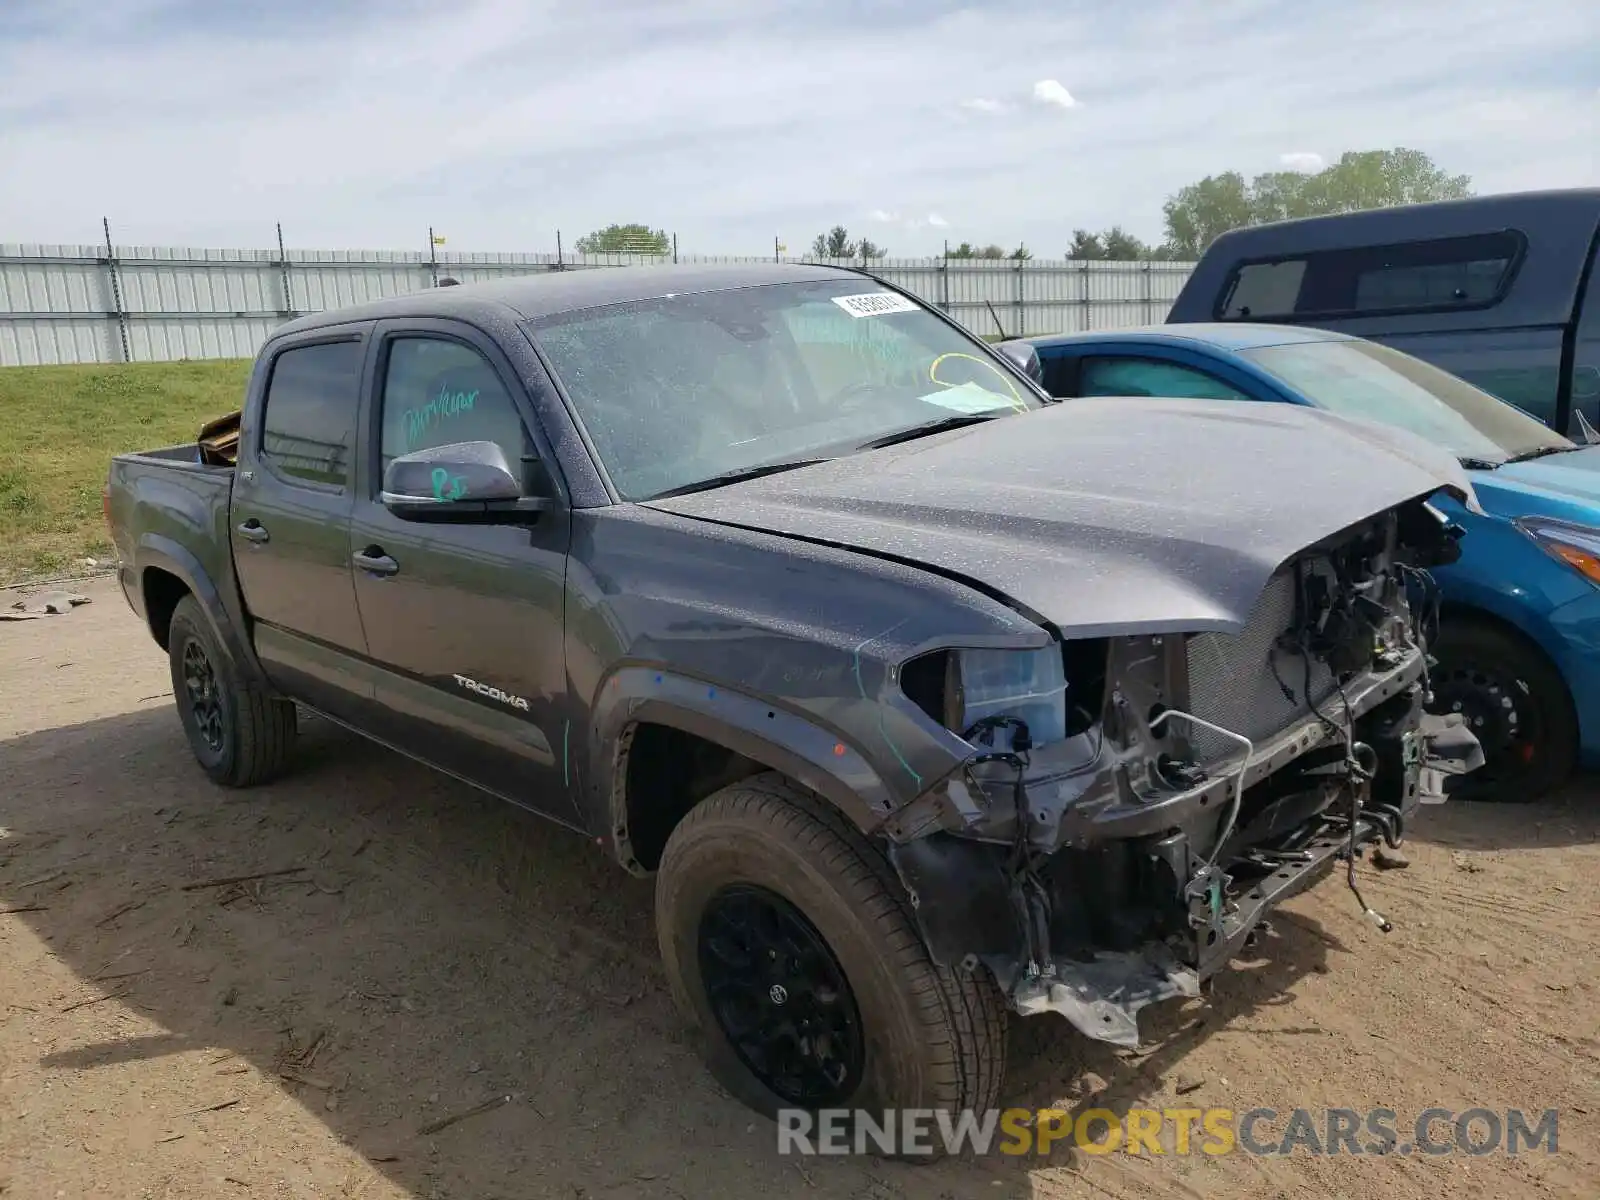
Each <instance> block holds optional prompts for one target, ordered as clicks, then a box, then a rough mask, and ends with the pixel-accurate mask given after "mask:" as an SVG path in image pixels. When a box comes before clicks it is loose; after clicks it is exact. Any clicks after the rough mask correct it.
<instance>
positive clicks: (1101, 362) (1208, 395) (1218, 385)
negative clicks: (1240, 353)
mask: <svg viewBox="0 0 1600 1200" xmlns="http://www.w3.org/2000/svg"><path fill="white" fill-rule="evenodd" d="M1078 394H1079V395H1080V396H1172V397H1181V396H1188V397H1193V398H1195V399H1198V400H1248V399H1249V397H1248V396H1246V395H1244V394H1243V393H1242V392H1240V391H1238V390H1237V389H1235V388H1231V387H1229V386H1228V385H1227V384H1225V383H1223V382H1222V380H1220V379H1218V378H1217V377H1216V376H1214V375H1208V374H1207V373H1206V372H1204V371H1197V370H1194V369H1193V368H1191V367H1184V366H1179V365H1178V364H1177V363H1170V362H1162V361H1160V360H1159V359H1154V358H1086V359H1084V360H1083V374H1082V376H1080V378H1079V381H1078Z"/></svg>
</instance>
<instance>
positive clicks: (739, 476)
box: [650, 458, 833, 500]
mask: <svg viewBox="0 0 1600 1200" xmlns="http://www.w3.org/2000/svg"><path fill="white" fill-rule="evenodd" d="M832 461H833V460H832V459H831V458H790V459H784V460H782V461H780V462H769V463H762V464H761V465H760V466H755V467H740V468H739V469H738V470H737V471H723V472H722V473H721V474H719V475H711V476H708V477H706V478H705V479H697V480H695V482H693V483H683V484H679V485H678V486H677V487H673V488H668V489H667V490H666V491H664V492H657V493H656V494H655V495H654V496H651V497H650V499H652V500H665V499H666V498H667V497H668V496H686V495H688V494H689V493H690V492H708V491H710V490H711V489H712V488H719V487H726V486H727V485H728V484H730V483H743V482H744V481H745V480H747V479H760V478H761V477H762V476H763V475H776V474H778V473H779V472H780V471H793V470H794V469H795V468H797V467H814V466H816V465H817V464H818V463H825V462H832Z"/></svg>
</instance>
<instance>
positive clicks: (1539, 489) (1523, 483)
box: [1471, 446, 1600, 525]
mask: <svg viewBox="0 0 1600 1200" xmlns="http://www.w3.org/2000/svg"><path fill="white" fill-rule="evenodd" d="M1471 476H1472V486H1473V490H1474V491H1476V492H1477V493H1478V501H1479V503H1481V504H1482V505H1483V507H1484V509H1485V510H1487V511H1488V512H1490V513H1493V514H1494V515H1496V516H1502V517H1524V516H1540V517H1555V518H1558V519H1560V520H1563V521H1573V522H1576V523H1578V524H1581V525H1600V446H1584V447H1582V448H1580V449H1577V450H1569V451H1566V452H1565V453H1562V454H1549V455H1546V456H1545V457H1544V458H1534V459H1529V460H1528V461H1527V462H1520V463H1507V464H1506V465H1505V466H1503V467H1496V468H1495V469H1494V470H1492V471H1473V472H1471Z"/></svg>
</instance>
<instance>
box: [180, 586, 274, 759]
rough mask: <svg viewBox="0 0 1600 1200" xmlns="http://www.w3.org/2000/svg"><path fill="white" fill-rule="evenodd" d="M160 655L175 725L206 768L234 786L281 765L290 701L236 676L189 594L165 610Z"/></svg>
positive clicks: (196, 602)
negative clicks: (167, 619) (168, 617)
mask: <svg viewBox="0 0 1600 1200" xmlns="http://www.w3.org/2000/svg"><path fill="white" fill-rule="evenodd" d="M167 660H168V663H169V665H170V667H171V670H172V695H173V698H174V699H175V700H176V701H177V704H178V716H179V717H180V719H181V720H182V721H183V732H184V734H185V735H186V736H187V737H188V739H189V749H190V750H192V751H194V756H195V759H196V761H198V762H199V764H200V766H201V767H202V768H203V769H204V771H205V773H206V774H207V775H209V776H211V778H212V779H213V780H214V781H216V782H217V783H220V784H223V785H224V786H226V787H241V788H242V787H253V786H254V785H256V784H258V783H266V782H267V781H268V780H270V779H272V778H274V777H275V776H277V775H279V774H281V773H282V772H283V769H284V768H285V766H287V765H288V762H289V758H290V754H291V751H292V750H293V748H294V739H295V728H296V725H295V709H294V704H293V703H292V702H291V701H288V700H284V699H282V698H281V697H279V696H274V695H272V694H271V693H270V692H268V691H266V690H265V689H263V688H261V687H258V686H256V685H255V684H252V683H246V682H245V681H244V680H242V679H241V678H240V677H239V673H238V671H237V670H235V668H234V666H233V664H232V663H231V662H230V661H229V660H228V657H227V655H225V654H223V653H222V648H221V647H220V646H218V645H217V640H216V637H215V636H214V635H213V634H212V632H211V626H210V624H209V623H208V622H207V621H206V619H205V616H204V614H203V613H202V612H201V610H200V604H199V602H198V601H196V600H195V598H194V597H193V596H185V597H184V598H183V599H182V600H180V601H178V606H177V608H175V609H174V610H173V612H172V621H171V623H170V625H169V626H168V630H167Z"/></svg>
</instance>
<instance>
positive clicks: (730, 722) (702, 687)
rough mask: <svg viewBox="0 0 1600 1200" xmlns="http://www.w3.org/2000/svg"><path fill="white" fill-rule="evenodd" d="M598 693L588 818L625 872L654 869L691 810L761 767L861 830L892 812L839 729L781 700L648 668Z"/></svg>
mask: <svg viewBox="0 0 1600 1200" xmlns="http://www.w3.org/2000/svg"><path fill="white" fill-rule="evenodd" d="M601 692H602V696H603V697H604V701H603V703H602V704H601V705H600V706H599V707H598V708H597V710H596V718H595V721H594V726H593V727H594V730H595V734H596V736H595V738H594V742H593V751H592V759H591V771H592V776H591V777H592V778H593V779H595V780H596V781H598V785H599V786H597V787H596V788H595V789H593V790H594V791H595V792H598V793H599V796H598V797H597V801H596V804H595V807H596V809H597V810H598V811H597V812H596V814H595V816H596V818H597V819H598V820H603V821H604V824H603V825H601V826H600V829H598V830H597V832H601V831H603V832H604V834H605V836H606V838H607V840H609V841H610V842H611V845H612V849H613V852H614V853H615V855H616V857H617V859H618V861H619V862H621V863H622V865H623V866H624V867H626V868H627V869H628V870H629V871H631V872H634V873H635V874H649V873H650V872H651V871H653V870H654V868H655V864H656V862H657V861H658V860H659V857H660V852H661V849H662V848H663V847H664V845H665V842H666V838H667V837H668V836H670V834H671V831H672V829H673V828H674V827H675V826H676V824H677V822H678V821H680V820H681V819H682V818H683V817H684V816H685V815H687V813H688V812H689V810H690V809H692V808H693V807H694V806H695V804H697V803H699V801H700V800H702V799H704V798H705V796H707V795H709V794H711V792H713V791H715V790H717V789H718V788H720V787H723V786H726V785H727V784H728V783H732V782H735V781H736V780H738V779H740V778H743V777H745V776H748V775H753V774H757V773H759V772H762V771H776V772H778V773H779V774H780V775H783V776H785V777H786V778H788V779H790V780H792V781H793V782H794V783H796V784H798V785H800V786H801V787H804V788H806V789H807V790H808V791H811V792H813V793H815V794H816V795H817V796H819V797H820V798H821V799H822V800H824V801H826V802H827V803H828V804H829V805H831V806H832V807H833V808H835V809H837V810H838V811H839V812H840V813H841V814H842V815H843V816H844V817H845V819H847V820H848V821H849V822H850V823H851V824H852V825H854V826H855V827H856V828H857V829H859V830H861V831H862V832H863V833H870V832H872V831H873V830H875V829H877V827H878V826H879V825H880V824H881V823H882V821H883V819H884V818H885V817H886V816H887V815H888V814H889V813H890V812H891V811H893V808H894V807H895V801H894V798H893V795H892V793H891V791H890V789H889V787H888V786H887V784H886V783H885V782H884V780H883V779H882V778H881V776H879V774H878V773H877V771H876V769H875V768H874V767H873V766H872V764H871V763H870V762H869V761H868V760H867V759H866V758H865V757H864V756H863V755H862V754H861V752H860V751H859V750H858V749H857V748H856V747H855V746H853V745H851V744H850V742H849V741H848V740H847V739H846V738H845V737H844V736H843V735H842V734H841V733H840V732H839V731H837V730H833V729H828V728H825V727H824V726H823V725H821V724H820V723H818V722H816V721H814V720H812V719H811V718H810V717H809V716H807V715H805V714H802V713H797V712H795V711H794V710H793V709H790V708H788V707H785V706H783V705H781V704H778V703H775V702H770V701H767V700H762V699H760V698H757V697H754V696H749V695H746V694H743V693H740V692H738V691H736V690H730V689H727V688H724V687H722V686H721V685H715V684H710V683H707V682H705V681H703V680H696V679H690V678H686V677H683V676H679V675H673V674H670V673H668V672H663V671H660V670H656V669H653V668H628V669H624V670H622V671H619V672H617V673H616V674H614V675H613V676H611V678H610V679H609V680H608V681H607V683H606V684H605V686H604V687H603V688H602V689H601ZM663 751H666V752H667V753H663ZM642 765H643V766H647V767H653V768H659V769H658V770H653V771H650V770H643V769H641V766H642ZM696 766H698V768H701V769H692V768H696ZM686 767H688V768H691V769H689V770H687V772H685V768H686ZM674 772H677V773H676V774H674ZM598 820H597V822H596V823H598Z"/></svg>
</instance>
